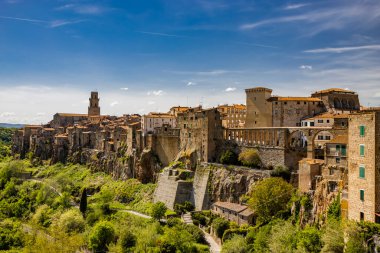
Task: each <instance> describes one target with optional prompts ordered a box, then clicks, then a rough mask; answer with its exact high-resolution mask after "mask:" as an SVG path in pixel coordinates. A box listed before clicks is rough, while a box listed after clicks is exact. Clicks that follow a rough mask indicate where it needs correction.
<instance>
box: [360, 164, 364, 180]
mask: <svg viewBox="0 0 380 253" xmlns="http://www.w3.org/2000/svg"><path fill="white" fill-rule="evenodd" d="M359 177H360V178H365V168H364V167H362V166H360V167H359Z"/></svg>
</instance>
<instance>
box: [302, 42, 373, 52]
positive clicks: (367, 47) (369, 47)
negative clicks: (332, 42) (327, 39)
mask: <svg viewBox="0 0 380 253" xmlns="http://www.w3.org/2000/svg"><path fill="white" fill-rule="evenodd" d="M359 50H380V44H378V45H365V46H355V47H326V48H317V49H310V50H305V51H304V53H313V54H319V53H344V52H349V51H359Z"/></svg>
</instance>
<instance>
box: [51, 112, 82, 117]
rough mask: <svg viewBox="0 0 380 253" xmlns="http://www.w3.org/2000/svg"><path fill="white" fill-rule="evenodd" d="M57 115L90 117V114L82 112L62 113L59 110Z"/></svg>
mask: <svg viewBox="0 0 380 253" xmlns="http://www.w3.org/2000/svg"><path fill="white" fill-rule="evenodd" d="M56 115H59V116H61V117H88V114H80V113H61V112H58V113H57V114H56Z"/></svg>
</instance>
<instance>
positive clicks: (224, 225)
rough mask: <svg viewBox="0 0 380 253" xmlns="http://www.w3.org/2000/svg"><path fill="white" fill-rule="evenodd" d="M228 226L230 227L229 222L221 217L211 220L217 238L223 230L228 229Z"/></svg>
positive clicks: (221, 235)
mask: <svg viewBox="0 0 380 253" xmlns="http://www.w3.org/2000/svg"><path fill="white" fill-rule="evenodd" d="M229 227H230V223H229V222H228V221H226V220H225V219H223V218H220V217H218V218H215V219H214V220H213V221H212V228H213V229H214V231H215V233H216V235H217V236H218V237H219V238H222V237H223V233H224V231H226V230H227V229H229Z"/></svg>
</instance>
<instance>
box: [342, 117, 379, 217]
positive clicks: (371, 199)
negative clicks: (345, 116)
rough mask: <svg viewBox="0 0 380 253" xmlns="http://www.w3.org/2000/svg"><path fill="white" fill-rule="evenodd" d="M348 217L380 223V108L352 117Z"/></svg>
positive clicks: (350, 124)
mask: <svg viewBox="0 0 380 253" xmlns="http://www.w3.org/2000/svg"><path fill="white" fill-rule="evenodd" d="M348 143H349V149H348V218H349V219H352V220H357V221H359V220H365V221H371V222H376V223H380V110H366V111H361V112H357V113H353V114H351V115H350V116H349V131H348Z"/></svg>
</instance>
